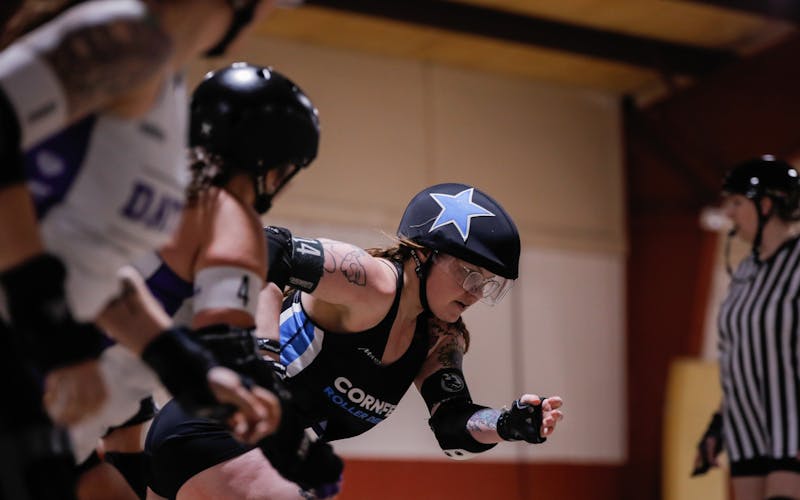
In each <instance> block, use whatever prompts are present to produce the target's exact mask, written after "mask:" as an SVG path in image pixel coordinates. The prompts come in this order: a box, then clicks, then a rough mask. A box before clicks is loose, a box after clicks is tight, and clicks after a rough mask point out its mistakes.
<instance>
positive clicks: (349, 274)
mask: <svg viewBox="0 0 800 500" xmlns="http://www.w3.org/2000/svg"><path fill="white" fill-rule="evenodd" d="M366 254H367V253H366V252H365V251H364V250H362V249H360V248H359V249H357V250H353V251H351V252H348V253H347V254H346V255H345V256H344V258H343V259H342V265H341V270H342V274H344V275H345V277H346V278H347V281H349V282H350V283H353V284H354V285H358V286H366V284H367V270H366V269H365V268H364V265H363V264H362V263H361V261H359V260H358V259H359V257H362V256H364V255H366Z"/></svg>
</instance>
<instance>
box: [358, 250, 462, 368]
mask: <svg viewBox="0 0 800 500" xmlns="http://www.w3.org/2000/svg"><path fill="white" fill-rule="evenodd" d="M424 248H426V247H424V246H422V245H420V244H419V243H417V242H415V241H412V240H408V239H405V238H400V239H398V240H397V244H396V245H394V246H391V247H388V248H367V249H366V252H367V253H368V254H370V255H371V256H373V257H378V258H383V259H389V260H392V261H395V262H397V263H400V264H404V263H405V262H406V261H407V260H408V259H410V258H411V252H413V251H414V250H421V249H424ZM451 324H452V325H453V326H454V327H455V328H456V329H457V330H458V331H459V333H461V334H462V335H463V336H464V342H465V344H466V347H465V348H464V353H466V352H467V351H468V350H469V330H467V325H465V324H464V320H463V319H461V317H460V316H459V318H458V319H457V320H456V321H455V322H453V323H451Z"/></svg>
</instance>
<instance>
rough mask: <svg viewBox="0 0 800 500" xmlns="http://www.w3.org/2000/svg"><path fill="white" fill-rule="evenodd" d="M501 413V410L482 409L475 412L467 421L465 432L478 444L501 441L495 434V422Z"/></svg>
mask: <svg viewBox="0 0 800 500" xmlns="http://www.w3.org/2000/svg"><path fill="white" fill-rule="evenodd" d="M501 413H502V411H501V410H496V409H494V408H484V409H482V410H478V411H476V412H475V413H474V414H473V415H472V416H471V417H470V418H469V420H467V431H468V432H469V433H470V435H471V436H472V437H473V438H474V439H475V441H477V442H479V443H483V444H493V443H499V442H500V441H503V439H502V438H501V437H500V435H499V434H498V433H497V421H498V419H499V418H500V414H501Z"/></svg>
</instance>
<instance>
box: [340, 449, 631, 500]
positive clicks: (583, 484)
mask: <svg viewBox="0 0 800 500" xmlns="http://www.w3.org/2000/svg"><path fill="white" fill-rule="evenodd" d="M620 481H621V467H618V466H610V465H576V464H561V463H547V464H544V463H542V464H530V463H529V464H520V463H485V462H471V461H462V462H456V461H413V460H408V461H406V460H403V461H399V460H375V459H369V460H364V459H347V461H346V465H345V482H344V485H343V489H342V494H341V495H340V496H339V499H338V500H373V499H380V500H449V499H457V500H473V499H474V500H486V499H490V500H533V499H541V498H560V499H570V500H572V499H575V500H616V499H618V498H619V490H620Z"/></svg>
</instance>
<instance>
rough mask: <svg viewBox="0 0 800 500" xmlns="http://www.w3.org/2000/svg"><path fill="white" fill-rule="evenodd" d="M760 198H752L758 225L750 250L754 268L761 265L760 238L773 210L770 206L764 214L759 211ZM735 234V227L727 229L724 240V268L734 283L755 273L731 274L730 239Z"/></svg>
mask: <svg viewBox="0 0 800 500" xmlns="http://www.w3.org/2000/svg"><path fill="white" fill-rule="evenodd" d="M762 199H763V198H762V197H758V198H755V199H753V200H752V201H753V205H754V206H755V209H756V216H757V217H758V227H757V229H756V235H755V237H754V238H753V247H752V249H751V250H750V254H751V255H752V256H753V263H755V265H756V269H758V266H760V265H761V255H760V253H761V240H762V239H763V236H764V226H766V224H767V220H768V219H769V218H770V216H771V215H772V212H773V211H774V209H772V208H771V209H770V211H769V212H767V213H766V214H764V213H762V211H761V200H762ZM735 234H736V228H733V229H731V230H730V231H728V235H727V237H726V240H725V270H726V271H727V273H728V276H730V277H731V281H733V282H735V283H746V282H748V281H750V280H752V279H753V278H754V277H755V275H756V273H751V274H750V275H748V276H745V277H744V278H737V277H735V276H734V275H733V268H732V267H731V240H733V236H734V235H735Z"/></svg>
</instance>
